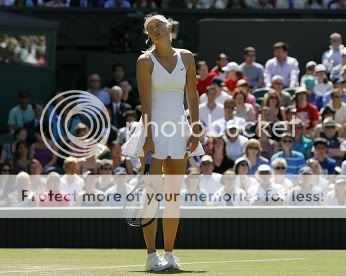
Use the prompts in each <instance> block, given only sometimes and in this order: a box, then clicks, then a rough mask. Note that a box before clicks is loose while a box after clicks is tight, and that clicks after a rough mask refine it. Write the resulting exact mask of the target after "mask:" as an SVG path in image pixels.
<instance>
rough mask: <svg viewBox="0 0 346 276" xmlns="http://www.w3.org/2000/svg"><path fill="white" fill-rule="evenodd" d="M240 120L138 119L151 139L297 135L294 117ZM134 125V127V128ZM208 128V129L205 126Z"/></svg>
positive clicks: (131, 128)
mask: <svg viewBox="0 0 346 276" xmlns="http://www.w3.org/2000/svg"><path fill="white" fill-rule="evenodd" d="M239 119H240V118H239V117H238V118H237V117H234V118H233V119H231V120H229V121H227V122H226V121H225V120H217V121H213V120H212V117H211V115H208V123H202V122H200V121H197V122H193V123H191V122H188V120H187V118H186V116H185V115H182V116H181V117H180V118H179V119H178V120H175V121H164V122H158V120H157V121H154V120H151V121H149V120H148V116H146V115H144V116H142V117H141V121H140V122H139V124H140V125H142V126H143V125H144V126H145V128H144V130H143V131H144V137H147V136H148V133H149V129H150V132H151V135H152V137H158V136H160V137H161V136H163V137H166V138H170V137H174V136H175V137H176V136H180V137H187V136H189V135H194V136H196V137H199V138H200V137H204V136H205V135H211V136H214V135H215V136H220V135H223V134H227V136H228V137H230V138H235V137H237V136H238V135H240V134H242V135H244V136H246V137H248V138H255V137H258V138H261V137H262V136H266V137H268V138H273V136H274V137H278V138H281V137H282V136H283V135H284V134H285V133H287V132H289V133H290V134H291V135H292V136H293V137H294V136H295V135H296V124H297V122H295V121H296V120H295V119H296V118H295V116H293V117H292V122H290V123H289V122H287V121H286V122H285V121H278V122H274V123H270V122H267V121H263V120H262V116H261V114H259V116H258V118H257V120H256V121H255V122H252V121H243V120H239ZM137 124H138V123H136V124H135V125H137ZM135 125H134V124H133V122H128V123H127V127H126V129H127V134H126V135H127V136H126V137H127V139H128V138H129V137H130V136H131V135H132V134H133V133H134V128H135V127H134V126H135ZM206 125H208V127H206Z"/></svg>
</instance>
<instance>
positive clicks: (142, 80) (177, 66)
mask: <svg viewBox="0 0 346 276" xmlns="http://www.w3.org/2000/svg"><path fill="white" fill-rule="evenodd" d="M171 30H172V20H171V19H167V18H166V17H164V16H163V15H159V14H150V15H148V16H147V17H146V19H145V22H144V31H145V33H146V34H147V36H148V39H147V43H151V44H152V46H151V47H150V48H149V49H148V50H147V51H145V52H144V53H143V54H142V55H141V56H140V57H139V58H138V60H137V74H136V75H137V84H138V91H139V94H140V98H141V105H142V106H141V109H142V117H141V120H140V124H138V125H137V127H136V130H135V131H134V133H133V135H131V136H130V138H129V140H128V141H127V142H126V143H125V144H124V146H123V154H125V155H129V156H137V157H138V156H139V157H141V163H142V167H143V168H144V158H143V157H144V156H145V155H146V153H148V152H150V153H151V154H152V158H151V164H150V174H151V175H161V174H162V172H164V174H165V176H166V179H167V176H168V175H171V176H175V177H176V178H174V181H165V185H164V193H165V194H170V193H174V194H176V193H178V194H179V193H180V189H181V183H182V182H183V175H184V173H185V169H186V162H187V158H188V157H191V156H195V155H202V154H204V150H203V147H202V145H201V143H199V138H198V134H199V132H200V125H199V112H198V94H197V90H196V68H195V61H194V57H193V54H192V53H191V52H190V51H188V50H185V49H175V48H173V47H172V44H171V42H172V41H171V40H172V33H171ZM184 92H185V94H186V98H187V103H188V108H189V113H190V118H191V126H190V125H189V124H188V122H187V119H186V116H185V112H184V105H183V102H184ZM181 121H183V122H184V127H182V125H181ZM179 122H180V124H179ZM148 123H150V124H148ZM154 127H155V130H154V129H153V128H154ZM156 130H157V131H156ZM138 133H140V135H138ZM143 133H144V134H143ZM168 134H169V135H168ZM194 134H195V135H194ZM196 134H197V135H196ZM179 177H180V178H179ZM178 178H179V179H181V181H176V180H177V179H178ZM179 202H180V199H179V200H177V201H175V202H168V201H167V202H165V210H164V213H163V221H162V224H163V234H164V249H165V254H164V256H163V258H162V257H160V255H159V254H158V253H157V252H156V246H155V239H156V230H157V222H156V220H155V221H154V222H153V223H151V224H150V225H148V226H146V227H144V228H143V234H144V239H145V242H146V246H147V253H148V255H147V260H146V270H147V271H162V270H166V269H170V268H174V269H179V268H180V265H179V260H178V259H177V258H176V257H175V256H174V254H173V247H174V242H175V238H176V234H177V229H178V224H179V216H175V217H167V216H165V214H176V213H177V212H178V211H179V207H180V206H179ZM177 210H178V211H177Z"/></svg>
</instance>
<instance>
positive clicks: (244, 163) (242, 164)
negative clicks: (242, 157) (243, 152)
mask: <svg viewBox="0 0 346 276" xmlns="http://www.w3.org/2000/svg"><path fill="white" fill-rule="evenodd" d="M239 166H246V167H247V166H248V165H247V163H246V162H241V163H239Z"/></svg>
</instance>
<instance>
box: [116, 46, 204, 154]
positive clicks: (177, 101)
mask: <svg viewBox="0 0 346 276" xmlns="http://www.w3.org/2000/svg"><path fill="white" fill-rule="evenodd" d="M175 51H176V53H177V64H176V66H175V68H174V69H173V71H172V72H171V73H169V72H168V71H167V70H166V69H165V68H164V67H163V66H162V65H161V64H160V63H159V62H158V61H157V59H156V58H155V56H154V55H153V54H152V52H151V53H150V59H151V60H152V62H153V63H154V68H153V72H152V75H151V87H152V105H151V117H152V118H151V119H152V122H153V125H151V129H152V136H153V142H154V147H155V153H154V154H153V155H152V157H154V158H157V159H166V158H167V157H169V156H170V157H171V158H172V159H183V158H184V156H185V153H186V143H187V140H188V138H189V136H190V135H191V127H190V125H189V123H188V121H187V118H186V115H185V110H184V88H185V82H186V69H185V65H184V63H183V61H182V59H181V55H180V51H179V50H177V49H175ZM142 120H143V118H142V117H141V118H140V120H139V123H137V124H136V126H135V128H134V130H133V133H132V135H131V136H130V138H129V140H128V141H127V142H126V143H125V144H124V145H123V146H122V153H123V154H124V155H128V156H131V157H140V156H144V152H143V145H144V142H145V131H144V128H143V121H142ZM203 154H204V150H203V147H202V145H201V143H199V144H198V147H197V148H196V150H195V151H193V152H188V155H189V156H196V155H203Z"/></svg>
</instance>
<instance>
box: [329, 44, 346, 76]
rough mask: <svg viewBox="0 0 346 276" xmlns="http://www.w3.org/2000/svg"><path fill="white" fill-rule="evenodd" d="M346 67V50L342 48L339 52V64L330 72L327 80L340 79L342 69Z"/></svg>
mask: <svg viewBox="0 0 346 276" xmlns="http://www.w3.org/2000/svg"><path fill="white" fill-rule="evenodd" d="M345 66H346V48H343V49H342V50H341V63H340V64H338V65H335V66H334V67H333V69H332V71H331V72H330V76H329V78H330V79H331V80H334V79H336V78H337V77H340V75H341V71H342V69H343V68H344V67H345Z"/></svg>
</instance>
